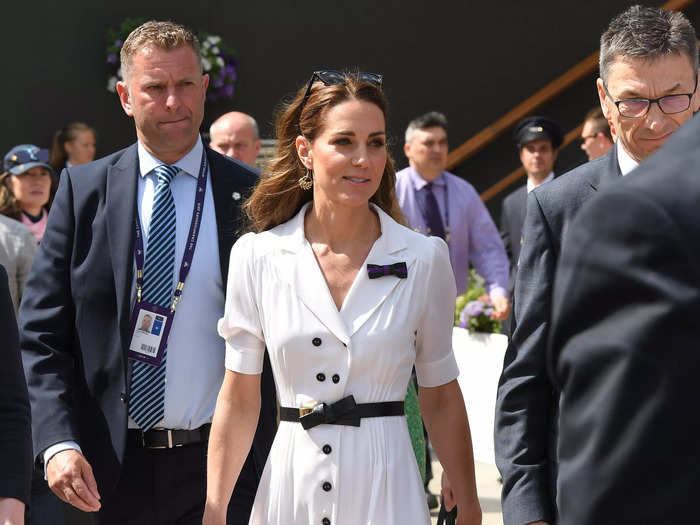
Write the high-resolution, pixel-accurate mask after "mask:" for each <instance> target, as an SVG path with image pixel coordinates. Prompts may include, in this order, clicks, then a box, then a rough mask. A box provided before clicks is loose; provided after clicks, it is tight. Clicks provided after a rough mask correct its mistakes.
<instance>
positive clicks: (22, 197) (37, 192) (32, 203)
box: [0, 144, 56, 242]
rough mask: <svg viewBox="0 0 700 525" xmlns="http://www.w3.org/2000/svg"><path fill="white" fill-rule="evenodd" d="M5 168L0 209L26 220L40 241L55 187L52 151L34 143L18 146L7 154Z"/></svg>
mask: <svg viewBox="0 0 700 525" xmlns="http://www.w3.org/2000/svg"><path fill="white" fill-rule="evenodd" d="M4 168H5V172H4V173H3V174H2V175H0V213H2V214H3V215H7V216H8V217H11V218H13V219H16V220H18V221H21V222H23V223H24V224H26V225H27V226H28V227H29V229H30V230H32V232H33V233H34V236H35V237H36V240H37V242H41V239H42V237H43V236H44V230H46V219H47V215H48V210H49V207H50V205H51V199H52V197H53V194H54V192H55V191H56V181H55V178H54V176H53V169H52V168H51V165H50V164H49V152H48V150H46V149H39V148H38V147H37V146H34V145H32V144H22V145H20V146H15V147H14V148H12V149H11V150H10V152H9V153H8V154H7V155H5V161H4Z"/></svg>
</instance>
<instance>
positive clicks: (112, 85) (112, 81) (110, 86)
mask: <svg viewBox="0 0 700 525" xmlns="http://www.w3.org/2000/svg"><path fill="white" fill-rule="evenodd" d="M118 81H119V79H118V78H117V77H115V76H111V77H109V79H108V80H107V91H111V92H112V93H114V92H116V91H117V82H118Z"/></svg>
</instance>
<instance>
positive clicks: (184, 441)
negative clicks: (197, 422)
mask: <svg viewBox="0 0 700 525" xmlns="http://www.w3.org/2000/svg"><path fill="white" fill-rule="evenodd" d="M210 429H211V424H209V423H207V424H206V425H202V426H201V427H199V428H195V429H194V430H180V429H177V430H170V429H167V428H153V429H151V430H147V431H146V432H144V431H142V430H139V429H129V439H130V440H131V442H132V443H134V444H136V445H137V446H140V447H143V448H149V449H168V448H176V447H183V446H185V445H192V444H195V443H205V442H206V441H208V440H209V430H210Z"/></svg>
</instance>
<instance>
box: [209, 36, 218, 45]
mask: <svg viewBox="0 0 700 525" xmlns="http://www.w3.org/2000/svg"><path fill="white" fill-rule="evenodd" d="M206 41H207V42H209V43H210V44H212V45H216V44H218V43H219V42H221V37H220V36H216V35H210V36H208V37H207V40H206Z"/></svg>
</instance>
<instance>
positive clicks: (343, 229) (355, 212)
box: [304, 203, 381, 252]
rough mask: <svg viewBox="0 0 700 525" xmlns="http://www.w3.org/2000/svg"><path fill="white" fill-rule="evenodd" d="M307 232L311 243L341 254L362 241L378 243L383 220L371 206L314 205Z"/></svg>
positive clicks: (306, 218)
mask: <svg viewBox="0 0 700 525" xmlns="http://www.w3.org/2000/svg"><path fill="white" fill-rule="evenodd" d="M304 231H305V232H306V238H307V239H308V240H309V242H314V243H322V244H325V245H327V246H328V247H329V248H330V249H331V250H332V251H334V252H338V251H344V247H346V246H347V245H348V244H353V243H355V242H356V241H358V240H360V239H366V238H373V239H376V238H377V237H379V235H380V234H381V226H380V225H379V217H378V216H377V214H376V213H375V212H374V211H373V210H372V209H371V208H370V207H369V206H367V207H364V206H361V207H349V206H334V205H328V204H326V205H320V204H319V203H313V205H312V207H311V209H310V210H309V212H308V213H307V214H306V217H305V224H304Z"/></svg>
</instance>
